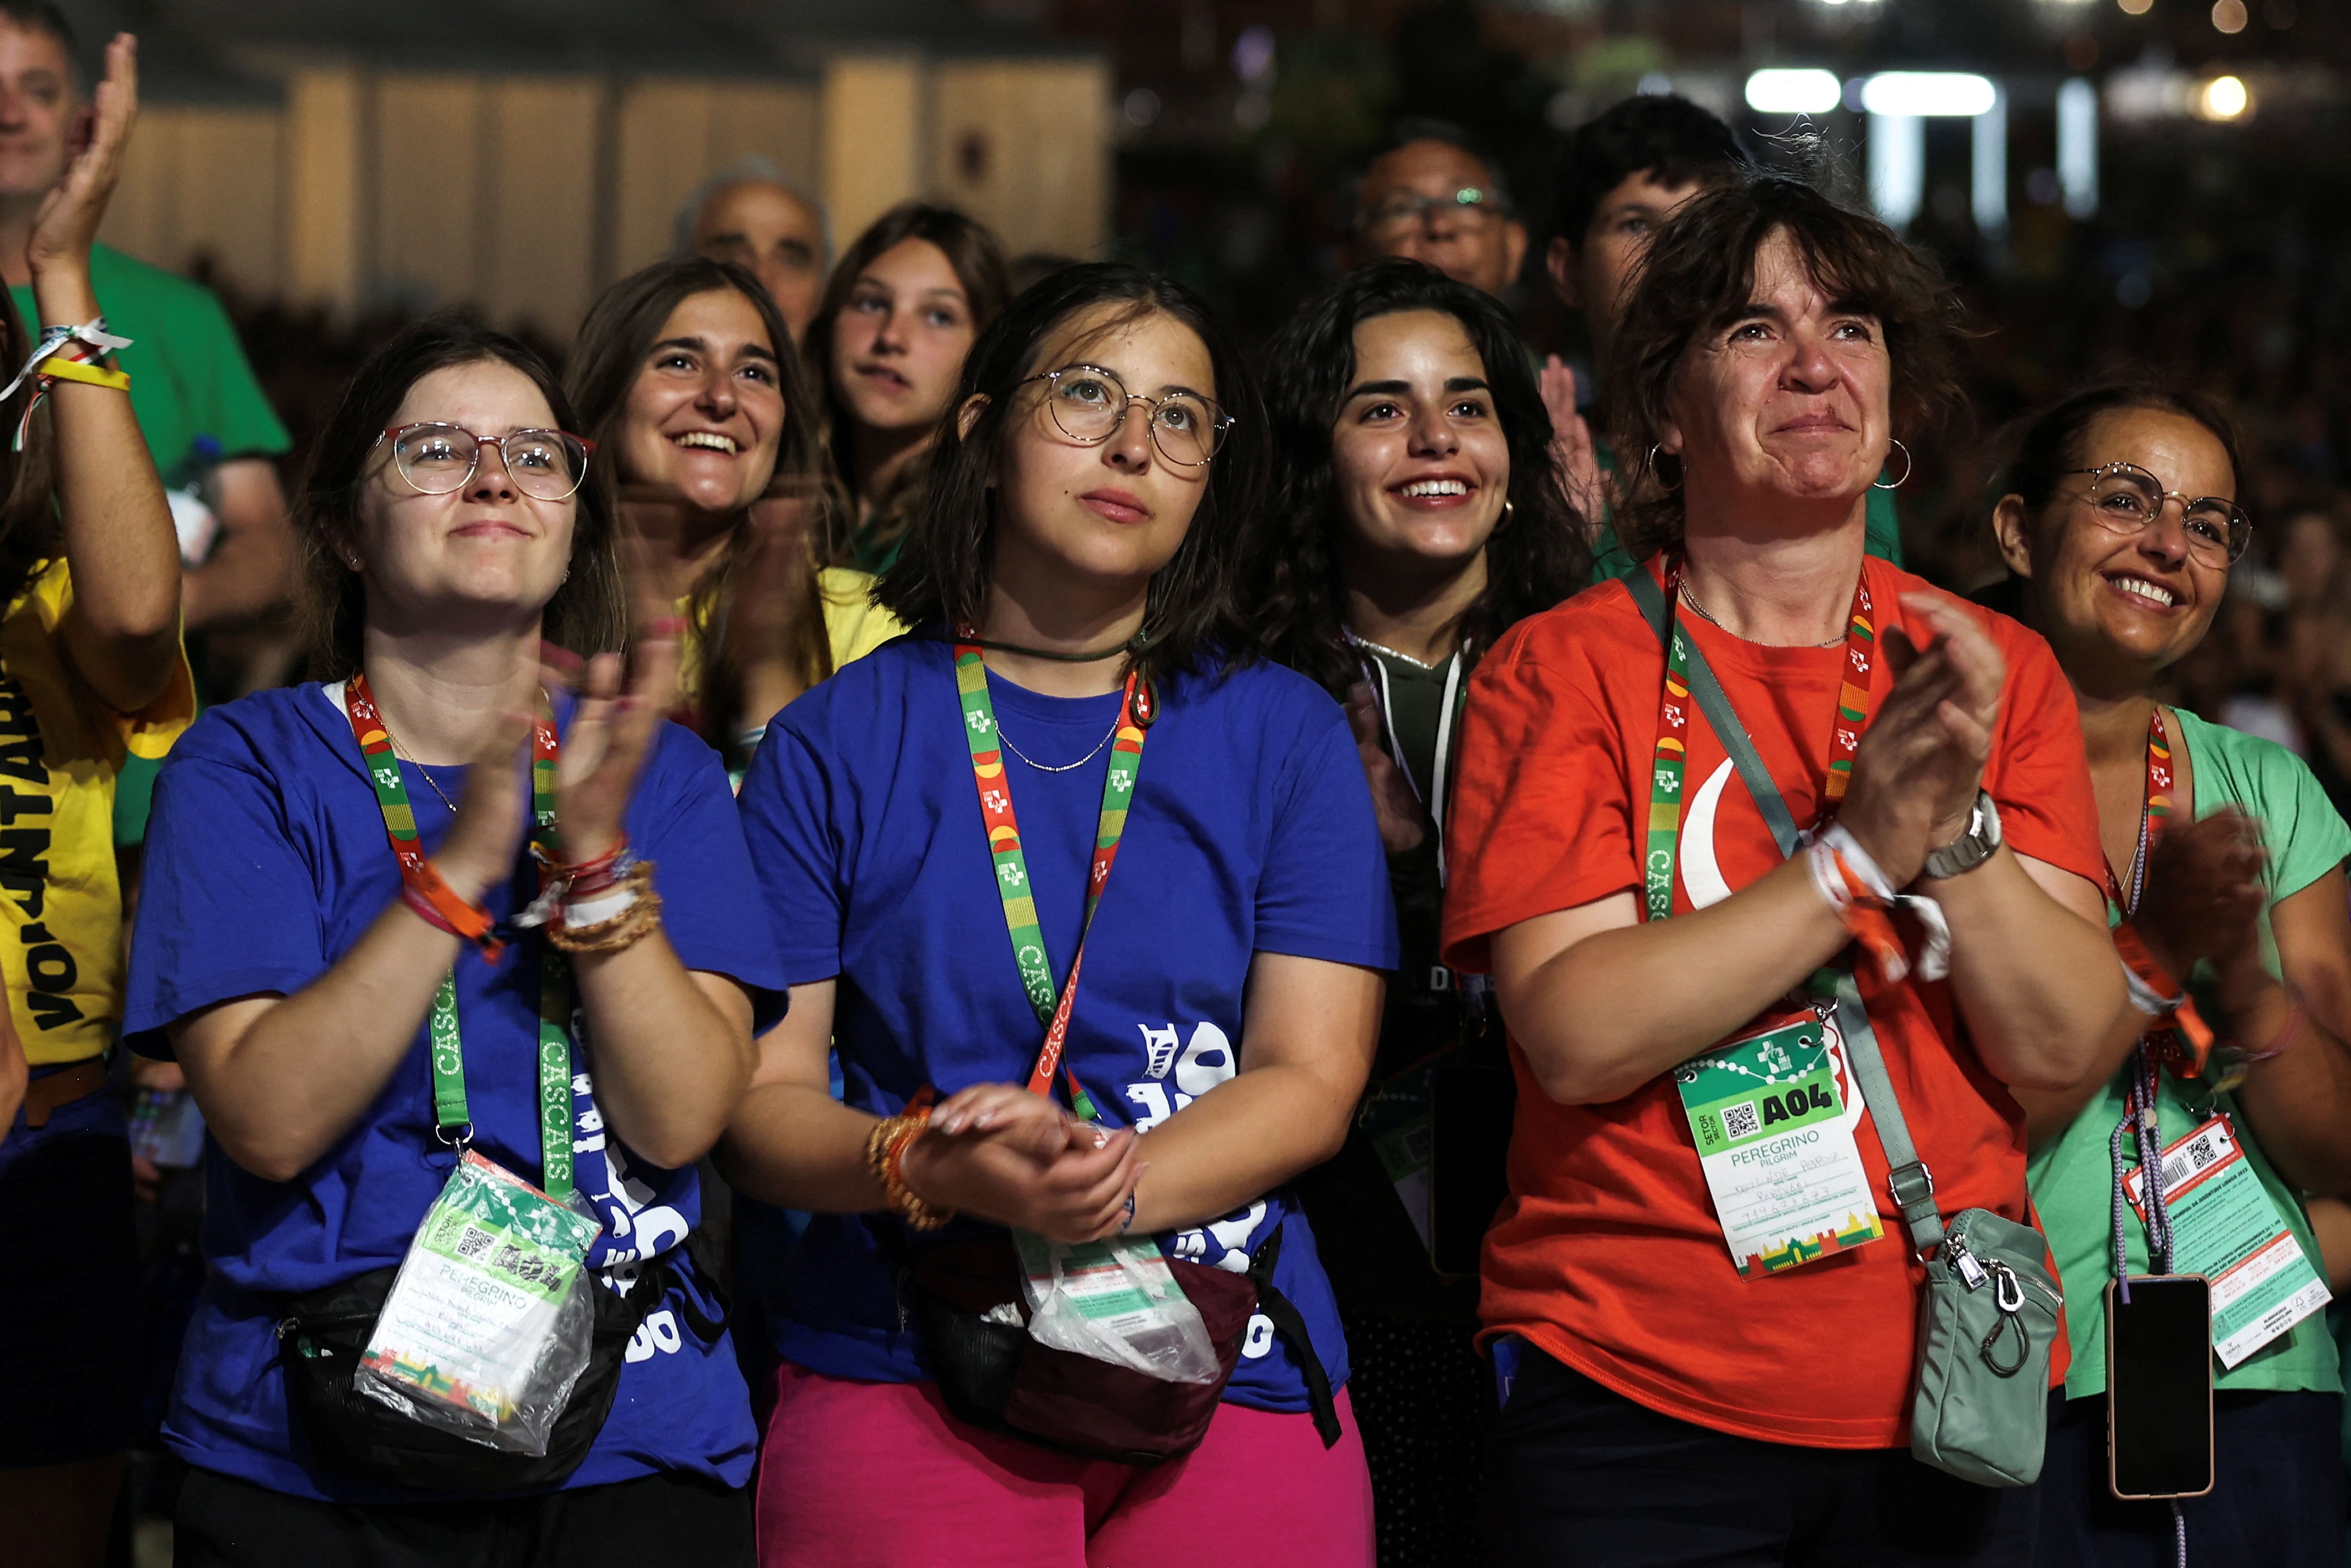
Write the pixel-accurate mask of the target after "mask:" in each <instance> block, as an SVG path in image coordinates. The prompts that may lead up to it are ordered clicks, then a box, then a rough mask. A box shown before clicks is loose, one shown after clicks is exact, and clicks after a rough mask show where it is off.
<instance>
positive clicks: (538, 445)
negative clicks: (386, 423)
mask: <svg viewBox="0 0 2351 1568" xmlns="http://www.w3.org/2000/svg"><path fill="white" fill-rule="evenodd" d="M386 441H389V442H391V443H392V465H393V466H394V467H396V468H398V469H399V470H400V476H401V477H402V479H405V480H407V481H408V484H409V486H410V487H411V488H413V489H414V490H417V491H419V492H421V493H423V494H424V495H427V496H446V495H448V494H450V493H451V492H453V491H456V490H462V489H464V488H465V486H466V485H467V484H468V483H470V482H471V481H472V479H473V477H474V473H475V469H477V468H479V467H480V466H481V463H482V448H483V447H485V446H495V447H496V448H497V449H498V459H499V461H500V462H502V463H504V464H505V465H506V470H507V477H508V478H510V479H512V480H513V481H514V486H515V488H516V489H517V490H520V491H521V492H522V493H523V494H524V495H526V496H528V497H531V498H532V499H533V500H537V501H562V500H568V499H569V498H570V497H571V496H572V495H573V493H574V492H576V491H577V490H578V489H579V488H580V483H581V482H582V481H583V480H585V479H586V478H587V477H588V455H589V454H590V453H591V452H593V451H595V450H596V444H595V443H594V442H592V441H590V440H588V439H587V438H586V437H584V436H579V435H574V434H571V433H570V432H569V431H568V430H517V431H514V432H512V433H511V434H506V435H476V434H474V433H473V432H472V431H470V430H467V429H466V428H465V426H464V425H462V424H441V423H419V424H396V425H392V426H391V427H390V428H388V429H386V430H385V431H384V433H383V434H382V435H381V436H380V437H378V438H377V444H379V445H381V444H382V443H383V442H386Z"/></svg>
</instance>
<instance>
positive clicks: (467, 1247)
mask: <svg viewBox="0 0 2351 1568" xmlns="http://www.w3.org/2000/svg"><path fill="white" fill-rule="evenodd" d="M493 1239H495V1238H493V1237H492V1236H491V1235H490V1233H489V1232H488V1231H486V1230H484V1229H482V1228H480V1227H479V1226H474V1225H468V1226H467V1227H465V1234H464V1235H463V1236H460V1237H459V1238H457V1256H458V1257H460V1258H479V1257H480V1256H481V1255H482V1254H483V1253H485V1252H486V1251H488V1250H489V1249H490V1243H491V1241H492V1240H493Z"/></svg>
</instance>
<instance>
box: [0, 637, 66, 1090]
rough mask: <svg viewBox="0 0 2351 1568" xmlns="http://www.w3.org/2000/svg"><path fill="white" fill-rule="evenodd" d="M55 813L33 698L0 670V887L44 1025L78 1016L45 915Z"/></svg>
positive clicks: (30, 1004) (30, 997) (37, 1018)
mask: <svg viewBox="0 0 2351 1568" xmlns="http://www.w3.org/2000/svg"><path fill="white" fill-rule="evenodd" d="M22 786H30V788H29V789H26V788H22ZM56 814H57V787H56V783H55V781H54V780H53V779H51V778H50V775H49V765H48V762H47V758H45V757H44V755H43V746H42V742H41V723H40V720H39V719H37V718H36V717H35V716H34V715H33V700H32V698H30V697H28V696H26V695H25V688H24V687H22V686H20V685H17V684H16V679H15V678H14V677H13V676H10V675H6V674H0V891H5V894H6V895H7V897H8V900H9V902H11V903H12V904H16V907H17V908H18V909H20V910H22V911H23V912H24V915H25V923H24V924H23V925H19V926H18V927H17V928H16V937H17V940H18V941H19V942H20V943H21V944H22V945H23V946H24V954H23V960H24V967H25V1006H26V1010H28V1011H29V1012H31V1014H32V1015H33V1021H34V1023H36V1024H37V1025H38V1026H39V1027H40V1028H41V1029H43V1030H53V1029H57V1028H61V1027H62V1026H64V1025H66V1024H69V1023H79V1022H80V1021H81V1019H82V1010H81V1007H80V1004H78V1002H76V1001H75V1000H74V999H73V997H72V994H71V993H72V991H73V988H74V986H75V984H76V983H77V982H78V981H79V979H80V978H81V966H80V965H79V964H78V963H77V962H76V961H75V959H74V956H73V954H72V953H71V952H70V951H68V948H67V947H66V946H65V944H64V943H62V942H60V941H58V940H57V937H56V936H53V935H51V934H50V930H49V926H48V923H47V920H46V918H45V915H46V913H47V893H48V886H49V828H48V820H49V819H51V818H53V817H54V816H55V815H56ZM34 1060H36V1061H38V1060H39V1058H38V1057H36V1058H35V1059H34Z"/></svg>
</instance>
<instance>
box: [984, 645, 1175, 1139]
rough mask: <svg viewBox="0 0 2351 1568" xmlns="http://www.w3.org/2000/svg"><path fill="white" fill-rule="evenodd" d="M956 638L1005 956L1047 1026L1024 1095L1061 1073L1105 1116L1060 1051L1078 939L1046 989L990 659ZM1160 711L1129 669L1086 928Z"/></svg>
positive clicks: (1089, 878)
mask: <svg viewBox="0 0 2351 1568" xmlns="http://www.w3.org/2000/svg"><path fill="white" fill-rule="evenodd" d="M958 630H959V635H958V637H957V640H956V645H955V672H956V693H957V694H958V695H960V697H961V698H962V701H963V727H964V740H965V742H966V743H967V745H969V747H971V776H972V781H973V783H974V784H976V785H977V787H978V789H979V810H980V816H981V820H982V821H985V822H986V823H987V852H988V858H989V860H990V861H991V862H993V863H994V866H995V871H996V892H997V895H998V897H1000V898H1001V899H1002V900H1003V901H1004V926H1005V929H1006V930H1007V931H1008V932H1009V933H1010V934H1011V937H1012V959H1013V962H1014V963H1015V964H1016V965H1018V966H1019V970H1020V988H1021V989H1022V990H1023V991H1026V992H1027V993H1028V995H1029V1006H1030V1007H1031V1008H1033V1009H1036V1013H1037V1021H1038V1022H1039V1023H1041V1024H1043V1025H1044V1026H1045V1043H1044V1044H1043V1046H1041V1047H1040V1049H1039V1050H1038V1052H1037V1061H1036V1064H1035V1065H1034V1066H1033V1067H1031V1068H1030V1069H1029V1092H1030V1093H1032V1094H1050V1093H1051V1092H1053V1074H1054V1072H1055V1071H1060V1072H1061V1076H1062V1079H1063V1080H1064V1082H1067V1083H1068V1084H1069V1088H1070V1108H1071V1110H1073V1111H1075V1112H1076V1113H1078V1115H1079V1116H1080V1117H1081V1118H1083V1119H1084V1120H1086V1121H1089V1122H1098V1121H1100V1120H1102V1113H1100V1112H1099V1111H1097V1110H1096V1109H1095V1107H1094V1103H1093V1102H1092V1100H1091V1099H1089V1098H1088V1097H1087V1095H1086V1092H1085V1089H1084V1087H1083V1086H1082V1085H1081V1084H1080V1083H1079V1082H1078V1075H1077V1074H1076V1073H1075V1072H1073V1071H1071V1070H1070V1067H1069V1063H1068V1060H1067V1051H1066V1048H1067V1046H1068V1044H1069V1035H1070V1009H1071V1006H1072V1005H1073V1004H1074V1003H1075V1002H1076V1001H1077V998H1078V970H1079V969H1080V968H1081V967H1082V966H1083V965H1084V963H1085V958H1086V944H1085V937H1084V936H1083V935H1081V936H1079V938H1078V950H1077V952H1076V954H1075V955H1074V956H1072V957H1071V959H1070V977H1069V979H1068V980H1067V981H1066V982H1064V983H1063V985H1062V987H1061V997H1060V999H1059V1000H1058V1001H1056V999H1055V998H1054V996H1053V967H1052V964H1051V962H1050V960H1049V959H1048V958H1047V957H1046V956H1045V934H1044V932H1043V931H1041V930H1040V929H1039V928H1038V925H1037V900H1036V898H1035V896H1034V894H1033V884H1032V883H1030V882H1029V862H1028V858H1027V857H1026V856H1025V855H1023V854H1022V853H1021V852H1020V821H1019V818H1018V817H1016V816H1014V815H1013V811H1012V782H1011V780H1010V779H1008V777H1007V776H1006V774H1005V771H1004V754H1003V753H1002V751H1000V750H999V749H998V732H997V727H996V705H995V703H994V702H992V701H990V700H989V698H988V695H987V664H986V662H985V661H984V660H983V659H982V658H981V657H980V650H979V644H978V643H977V642H976V641H974V640H973V638H974V637H975V635H976V634H975V633H974V632H972V631H971V629H970V628H968V627H964V628H959V629H958ZM1156 716H1158V712H1157V706H1156V704H1155V702H1154V700H1153V698H1152V695H1151V687H1150V685H1149V684H1148V683H1146V682H1144V681H1143V680H1142V679H1141V678H1139V677H1138V676H1137V675H1135V674H1133V673H1132V672H1130V673H1129V674H1128V675H1127V677H1126V689H1125V692H1124V694H1123V695H1122V696H1121V697H1120V699H1119V706H1118V723H1117V726H1116V727H1115V728H1114V729H1113V732H1112V739H1111V748H1110V775H1109V777H1108V778H1106V779H1103V780H1102V818H1101V821H1100V822H1099V824H1098V825H1097V826H1096V828H1095V830H1094V854H1093V863H1092V866H1091V867H1090V868H1089V870H1088V872H1087V875H1086V921H1085V925H1084V927H1083V930H1084V931H1092V928H1093V923H1094V910H1095V908H1096V906H1098V905H1099V904H1101V903H1102V889H1103V888H1104V887H1106V886H1107V885H1109V883H1110V868H1111V862H1113V861H1114V860H1116V859H1117V858H1118V841H1119V838H1120V836H1121V835H1122V834H1123V833H1124V832H1125V831H1126V807H1127V802H1128V801H1129V800H1133V799H1134V781H1135V779H1136V778H1137V777H1138V776H1140V774H1141V773H1142V770H1143V737H1144V731H1146V730H1148V729H1149V728H1150V727H1151V721H1152V720H1153V719H1154V718H1155V717H1156Z"/></svg>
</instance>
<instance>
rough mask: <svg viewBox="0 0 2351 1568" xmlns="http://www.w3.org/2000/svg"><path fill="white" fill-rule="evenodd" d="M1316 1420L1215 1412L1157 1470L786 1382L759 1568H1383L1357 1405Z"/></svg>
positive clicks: (910, 1404)
mask: <svg viewBox="0 0 2351 1568" xmlns="http://www.w3.org/2000/svg"><path fill="white" fill-rule="evenodd" d="M1339 1422H1340V1427H1341V1428H1342V1433H1343V1435H1342V1436H1341V1437H1340V1439H1339V1442H1338V1446H1337V1447H1335V1448H1329V1449H1325V1448H1323V1447H1322V1438H1321V1437H1319V1436H1317V1435H1316V1433H1315V1430H1314V1421H1313V1417H1311V1416H1279V1415H1273V1414H1270V1413H1268V1412H1266V1411H1262V1410H1250V1409H1247V1408H1245V1407H1243V1406H1238V1405H1224V1406H1218V1407H1217V1416H1216V1419H1215V1420H1214V1421H1212V1422H1211V1423H1209V1426H1208V1436H1207V1439H1206V1440H1205V1441H1204V1442H1202V1443H1201V1445H1200V1446H1199V1447H1198V1448H1195V1449H1194V1450H1193V1451H1192V1452H1191V1453H1189V1454H1187V1455H1186V1456H1185V1457H1184V1458H1180V1459H1175V1460H1172V1461H1170V1462H1169V1463H1167V1464H1165V1465H1160V1466H1157V1467H1155V1468H1154V1469H1136V1468H1134V1467H1133V1466H1129V1465H1121V1464H1114V1463H1112V1462H1109V1461H1107V1460H1089V1459H1080V1458H1071V1457H1069V1456H1066V1455H1062V1454H1056V1453H1052V1452H1050V1451H1049V1450H1047V1449H1044V1448H1032V1447H1030V1446H1029V1444H1026V1443H1022V1442H1019V1441H1016V1440H1015V1439H1013V1438H1010V1437H999V1436H998V1435H997V1434H995V1433H992V1432H983V1431H979V1430H977V1429H976V1428H974V1427H967V1426H965V1425H964V1424H963V1423H961V1422H959V1421H957V1420H956V1419H955V1418H954V1417H953V1416H949V1415H948V1414H947V1413H946V1406H943V1405H942V1404H940V1402H939V1396H938V1391H937V1390H936V1389H935V1388H934V1387H933V1386H932V1385H929V1384H927V1383H860V1382H856V1381H853V1380H852V1379H848V1378H841V1377H826V1376H823V1375H820V1374H818V1373H814V1372H810V1371H809V1370H807V1369H806V1368H805V1367H799V1366H794V1365H792V1364H789V1363H787V1364H785V1365H784V1367H783V1369H782V1370H781V1371H780V1372H779V1373H778V1375H777V1379H776V1407H775V1412H774V1414H773V1415H771V1416H769V1417H768V1436H767V1442H766V1444H765V1446H764V1448H763V1449H762V1451H761V1455H760V1460H759V1482H758V1487H759V1491H758V1514H759V1563H760V1568H929V1565H931V1564H941V1565H948V1564H951V1565H953V1568H998V1565H999V1564H1000V1565H1002V1568H1202V1565H1203V1564H1208V1565H1212V1568H1370V1564H1371V1562H1372V1483H1371V1477H1370V1475H1369V1474H1368V1472H1366V1471H1365V1469H1364V1442H1363V1437H1362V1436H1361V1435H1360V1434H1359V1433H1358V1432H1357V1431H1356V1430H1355V1420H1354V1412H1353V1408H1352V1407H1351V1406H1349V1404H1348V1401H1347V1396H1346V1394H1345V1392H1344V1391H1341V1393H1340V1396H1339Z"/></svg>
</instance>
